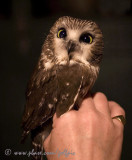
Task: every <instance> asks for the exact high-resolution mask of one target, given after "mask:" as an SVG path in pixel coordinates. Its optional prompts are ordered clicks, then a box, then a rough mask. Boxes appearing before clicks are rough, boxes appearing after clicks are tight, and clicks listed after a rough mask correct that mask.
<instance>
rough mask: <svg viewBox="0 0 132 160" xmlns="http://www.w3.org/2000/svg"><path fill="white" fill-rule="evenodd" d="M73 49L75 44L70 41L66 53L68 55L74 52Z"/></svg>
mask: <svg viewBox="0 0 132 160" xmlns="http://www.w3.org/2000/svg"><path fill="white" fill-rule="evenodd" d="M75 48H76V42H74V41H72V40H70V41H69V42H68V44H67V51H68V54H70V53H71V52H74V51H75Z"/></svg>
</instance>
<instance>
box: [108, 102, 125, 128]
mask: <svg viewBox="0 0 132 160" xmlns="http://www.w3.org/2000/svg"><path fill="white" fill-rule="evenodd" d="M109 108H110V110H111V117H116V116H119V115H123V116H124V118H125V111H124V109H123V108H122V107H121V106H120V105H119V104H118V103H116V102H114V101H109ZM112 120H113V122H114V124H116V125H119V126H120V125H122V122H121V121H120V120H118V119H116V118H115V119H112ZM122 126H123V125H122Z"/></svg>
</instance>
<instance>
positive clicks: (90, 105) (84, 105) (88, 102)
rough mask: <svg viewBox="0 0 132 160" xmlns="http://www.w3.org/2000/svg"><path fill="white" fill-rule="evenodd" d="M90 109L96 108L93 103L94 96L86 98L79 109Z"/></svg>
mask: <svg viewBox="0 0 132 160" xmlns="http://www.w3.org/2000/svg"><path fill="white" fill-rule="evenodd" d="M89 110H95V106H94V103H93V99H92V97H88V98H86V99H84V100H83V101H82V103H81V105H80V109H79V111H83V112H85V111H86V112H87V111H89Z"/></svg>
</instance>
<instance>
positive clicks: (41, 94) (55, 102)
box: [22, 16, 103, 160]
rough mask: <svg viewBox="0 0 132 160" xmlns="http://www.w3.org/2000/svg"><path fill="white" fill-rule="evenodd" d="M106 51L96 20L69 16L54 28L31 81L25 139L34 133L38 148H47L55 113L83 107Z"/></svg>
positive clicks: (24, 124) (40, 157)
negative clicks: (44, 145)
mask: <svg viewBox="0 0 132 160" xmlns="http://www.w3.org/2000/svg"><path fill="white" fill-rule="evenodd" d="M102 51H103V36H102V32H101V30H100V29H99V27H98V25H97V24H96V23H95V22H92V21H87V20H81V19H77V18H72V17H69V16H65V17H61V18H59V19H58V20H57V21H56V22H55V24H54V25H53V27H52V28H51V29H50V32H49V34H48V36H47V38H46V40H45V42H44V44H43V46H42V53H41V55H40V57H39V60H38V63H37V65H36V67H35V70H34V72H33V74H32V76H31V79H30V81H29V83H28V87H27V91H26V105H25V111H24V114H23V119H22V128H23V134H22V140H24V139H25V137H26V136H27V135H28V134H29V133H31V138H32V144H33V147H34V149H35V151H40V150H41V151H43V143H44V140H45V139H46V137H47V136H48V135H49V134H50V132H51V130H52V117H53V115H54V114H55V113H56V115H57V117H60V116H61V115H62V114H64V113H65V112H68V111H70V110H72V109H76V110H77V109H79V106H80V104H81V102H82V100H83V99H84V98H85V97H86V96H87V95H88V93H89V92H90V90H91V88H92V86H93V85H94V82H95V80H96V78H97V75H98V72H99V64H100V62H101V59H102V55H103V53H102ZM34 159H39V160H40V159H43V157H42V156H34Z"/></svg>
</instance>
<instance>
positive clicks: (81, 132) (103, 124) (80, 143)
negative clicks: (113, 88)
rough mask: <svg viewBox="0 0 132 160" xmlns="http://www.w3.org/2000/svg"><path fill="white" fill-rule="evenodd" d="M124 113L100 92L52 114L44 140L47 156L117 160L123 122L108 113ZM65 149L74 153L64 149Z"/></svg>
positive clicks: (88, 159)
mask: <svg viewBox="0 0 132 160" xmlns="http://www.w3.org/2000/svg"><path fill="white" fill-rule="evenodd" d="M117 115H123V116H125V112H124V110H123V109H122V108H121V107H120V106H119V105H118V104H117V103H115V102H112V101H108V100H107V98H106V96H105V95H104V94H102V93H96V94H95V95H94V96H93V97H88V98H87V99H85V100H84V101H83V102H82V104H81V106H80V109H79V110H78V111H75V110H72V111H69V112H67V113H65V114H63V115H62V116H61V117H60V118H57V117H56V115H54V118H53V129H52V131H51V134H50V135H49V136H48V137H47V139H46V140H45V142H44V149H45V151H46V152H54V153H56V154H54V155H48V156H47V157H48V159H49V160H57V159H61V160H70V159H72V160H97V159H98V160H106V159H107V160H119V159H120V155H121V150H122V141H123V129H124V126H123V124H122V123H121V122H120V121H118V120H117V119H112V117H114V116H117ZM59 151H60V152H63V151H67V152H70V153H75V154H74V155H72V154H69V155H68V157H66V156H65V154H64V153H62V154H61V155H60V158H59V153H60V152H59Z"/></svg>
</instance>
